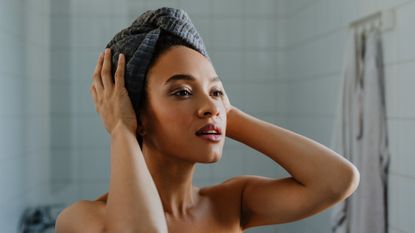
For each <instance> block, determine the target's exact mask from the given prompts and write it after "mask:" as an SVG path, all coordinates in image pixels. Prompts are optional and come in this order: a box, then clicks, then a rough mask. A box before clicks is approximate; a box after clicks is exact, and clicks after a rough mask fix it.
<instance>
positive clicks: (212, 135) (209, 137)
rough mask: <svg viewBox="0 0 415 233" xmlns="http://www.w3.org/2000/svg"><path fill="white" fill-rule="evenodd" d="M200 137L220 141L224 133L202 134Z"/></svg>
mask: <svg viewBox="0 0 415 233" xmlns="http://www.w3.org/2000/svg"><path fill="white" fill-rule="evenodd" d="M198 137H200V138H202V139H205V140H208V141H210V142H219V141H220V140H221V137H222V135H219V134H200V135H198Z"/></svg>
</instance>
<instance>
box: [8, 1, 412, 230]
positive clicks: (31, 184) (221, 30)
mask: <svg viewBox="0 0 415 233" xmlns="http://www.w3.org/2000/svg"><path fill="white" fill-rule="evenodd" d="M162 6H171V7H178V8H182V9H184V10H186V11H187V12H188V14H189V16H190V18H191V19H192V21H193V23H194V24H195V26H196V27H197V29H198V30H199V33H200V34H201V36H202V38H203V40H204V41H205V45H206V47H207V51H208V53H209V55H210V57H211V58H212V62H213V65H214V67H215V69H216V71H217V73H218V74H219V76H221V78H222V80H223V83H224V87H225V89H226V91H227V93H228V95H229V98H230V101H231V103H232V104H233V105H235V106H237V107H239V108H240V109H242V110H243V111H245V112H247V113H250V114H252V115H254V116H256V117H258V118H260V119H263V120H266V121H269V122H272V123H274V124H276V125H279V126H281V127H284V128H287V129H289V130H291V131H294V132H297V133H300V134H302V135H304V136H306V137H309V138H311V139H313V140H315V141H317V142H319V143H321V144H323V145H326V146H330V141H331V137H332V131H333V125H334V121H335V117H336V109H337V107H338V103H339V100H338V96H339V94H338V93H339V92H340V91H341V81H342V78H343V73H342V69H343V63H344V53H345V50H346V48H345V44H346V38H347V35H348V33H349V32H348V30H349V24H350V23H351V22H352V21H354V20H356V19H359V18H361V17H364V16H366V15H368V14H370V13H372V12H376V11H378V10H382V9H394V10H395V12H396V26H395V27H394V29H393V30H390V31H387V32H384V33H383V34H382V39H383V48H384V62H385V74H386V75H385V82H386V84H385V88H386V104H387V123H388V130H389V145H390V153H391V163H390V174H389V176H388V181H389V187H388V190H389V193H390V195H389V197H388V209H389V212H388V217H389V226H388V230H389V232H390V233H413V232H414V229H415V221H413V220H414V218H413V210H414V209H415V200H414V199H413V196H414V194H415V169H414V168H415V154H414V153H415V152H414V151H415V148H414V145H415V104H414V99H415V92H414V91H413V89H414V87H415V77H414V74H415V46H414V41H415V30H414V27H413V22H415V1H414V0H394V1H390V0H294V1H293V0H255V1H254V0H211V1H202V0H200V1H196V0H151V1H150V0H140V1H138V0H136V1H133V0H118V1H112V0H55V1H52V0H0V51H1V52H2V55H1V57H0V81H1V82H2V83H1V84H0V149H1V152H0V232H1V233H14V232H17V226H18V224H19V219H20V218H21V216H22V214H23V211H24V210H25V209H26V208H27V207H31V206H39V205H61V206H67V205H69V204H71V203H73V202H75V201H77V200H80V199H89V200H92V199H95V198H97V197H98V196H100V195H102V194H104V193H105V192H107V190H108V181H109V168H110V163H109V156H110V153H109V139H110V138H109V135H108V134H107V132H106V130H105V129H104V127H103V124H102V123H101V121H100V119H99V116H98V114H97V113H96V112H95V107H94V104H93V101H92V98H91V96H90V93H89V87H90V84H91V75H92V72H93V70H94V67H95V64H96V60H97V57H98V53H99V52H100V51H103V49H104V47H105V45H106V44H107V42H108V41H109V40H110V39H111V38H112V37H113V36H114V35H115V33H117V32H118V31H120V30H121V29H123V28H125V27H127V26H129V25H130V24H131V23H132V22H133V20H134V19H135V18H137V17H138V16H139V15H140V14H141V13H143V12H144V11H145V10H148V9H155V8H158V7H162ZM411 99H412V100H411ZM242 174H252V175H262V176H267V177H281V178H282V177H284V176H288V175H289V174H288V173H287V172H286V171H285V170H284V169H283V168H282V167H281V166H279V165H278V164H276V163H275V162H274V161H272V160H271V159H269V158H268V157H266V156H264V155H262V154H261V153H259V152H257V151H255V150H253V149H251V148H249V147H247V146H245V145H243V144H241V143H239V142H236V141H233V140H232V139H229V138H227V142H226V144H225V148H224V155H223V157H222V159H221V160H220V161H219V162H218V163H216V164H209V165H206V164H198V165H197V171H196V174H195V176H194V183H195V185H196V186H205V185H210V184H215V183H219V182H222V181H223V180H225V179H227V178H230V177H233V176H237V175H242ZM330 211H331V209H327V210H325V211H323V212H321V213H319V214H317V215H314V216H312V217H309V218H306V219H303V220H300V221H296V222H292V223H287V224H280V225H274V226H266V227H260V228H254V229H250V230H248V231H247V232H284V233H329V232H330V225H329V218H330ZM51 232H53V231H51ZM356 233H357V232H356ZM359 233H360V232H359ZM363 233H364V232H363ZM366 233H369V232H366Z"/></svg>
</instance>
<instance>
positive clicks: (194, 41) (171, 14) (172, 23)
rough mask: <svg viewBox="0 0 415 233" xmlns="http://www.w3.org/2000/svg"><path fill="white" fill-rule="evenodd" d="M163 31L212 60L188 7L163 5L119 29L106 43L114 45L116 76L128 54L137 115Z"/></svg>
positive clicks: (127, 79)
mask: <svg viewBox="0 0 415 233" xmlns="http://www.w3.org/2000/svg"><path fill="white" fill-rule="evenodd" d="M162 30H164V31H166V32H169V33H171V34H173V35H175V36H177V37H179V38H181V39H183V40H184V41H185V42H187V43H188V44H189V45H191V46H192V47H194V49H196V50H197V51H198V52H200V53H201V54H202V55H204V56H205V57H206V58H207V59H208V60H209V61H210V58H209V56H208V54H207V51H206V48H205V45H204V43H203V40H202V38H201V37H200V35H199V33H198V32H197V30H196V27H195V26H194V25H193V23H192V21H191V20H190V18H189V16H188V15H187V13H186V12H185V11H184V10H182V9H175V8H171V7H162V8H159V9H156V10H148V11H145V12H144V13H143V14H141V15H140V16H139V17H138V18H137V19H136V20H135V21H134V22H133V23H132V25H131V26H129V27H128V28H125V29H123V30H121V31H120V32H118V33H117V34H116V35H115V36H114V38H113V39H112V40H111V41H110V42H109V43H108V44H107V46H106V48H111V53H112V72H113V75H114V73H115V71H116V67H117V61H118V55H119V53H123V54H124V55H125V58H126V67H125V68H126V70H125V76H124V78H125V87H126V89H127V91H128V94H129V96H130V99H131V102H132V104H133V107H134V110H135V111H136V114H138V111H139V108H140V104H141V100H142V95H143V94H144V90H143V87H144V81H145V76H146V74H147V70H148V68H149V65H150V62H151V59H152V57H153V52H154V48H155V46H156V44H157V40H158V39H159V37H160V35H162V33H161V32H162ZM113 78H114V77H113ZM113 81H114V80H113Z"/></svg>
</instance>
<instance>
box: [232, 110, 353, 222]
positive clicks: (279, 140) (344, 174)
mask: <svg viewBox="0 0 415 233" xmlns="http://www.w3.org/2000/svg"><path fill="white" fill-rule="evenodd" d="M227 116H228V121H227V122H228V126H227V132H226V135H227V136H229V137H231V138H233V139H235V140H237V141H240V142H242V143H244V144H246V145H248V146H250V147H252V148H254V149H256V150H258V151H260V152H262V153H263V154H265V155H266V156H268V157H269V158H271V159H272V160H274V161H275V162H277V163H278V164H280V165H281V166H282V167H284V168H285V169H286V170H287V171H288V172H289V173H290V174H291V175H292V177H289V178H285V179H270V178H265V177H259V176H242V177H238V178H237V179H234V182H235V181H236V183H238V182H239V184H241V185H243V186H244V190H243V191H242V192H243V193H242V198H243V201H242V203H243V204H242V205H243V206H242V209H243V213H242V214H241V215H242V217H241V222H242V224H244V225H245V227H252V226H257V225H268V224H277V223H283V222H290V221H294V220H297V219H301V218H304V217H307V216H309V215H312V214H315V213H317V212H320V211H321V210H323V209H325V208H327V207H329V206H330V205H333V204H334V203H336V202H338V201H340V200H343V199H345V198H346V197H348V196H349V195H351V194H352V193H353V192H354V190H355V189H356V188H357V186H358V183H359V172H358V170H357V169H356V167H355V166H354V165H353V164H352V163H350V162H349V161H348V160H346V159H345V158H343V157H342V156H340V155H339V154H337V153H335V152H334V151H332V150H331V149H329V148H327V147H325V146H323V145H321V144H319V143H318V142H316V141H313V140H311V139H309V138H307V137H304V136H301V135H299V134H297V133H294V132H292V131H289V130H286V129H284V128H281V127H279V126H276V125H274V124H271V123H268V122H265V121H262V120H260V119H257V118H255V117H253V116H251V115H248V114H246V113H244V112H242V111H241V110H239V109H237V108H235V107H233V108H232V109H231V111H230V112H229V113H228V115H227Z"/></svg>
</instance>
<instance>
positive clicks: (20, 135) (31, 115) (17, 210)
mask: <svg viewBox="0 0 415 233" xmlns="http://www.w3.org/2000/svg"><path fill="white" fill-rule="evenodd" d="M0 50H1V51H2V55H1V57H0V80H1V82H2V84H1V85H0V109H1V110H0V148H1V153H0V226H1V228H0V232H16V229H17V224H18V219H19V217H20V215H21V214H22V211H23V209H24V208H25V207H27V206H31V205H34V204H41V203H42V202H43V200H44V198H48V196H49V195H48V193H49V189H48V183H49V178H48V177H49V108H50V106H49V99H50V98H49V1H46V0H42V1H41V0H33V1H22V0H2V1H1V6H0ZM41 197H44V198H41ZM49 201H50V200H49Z"/></svg>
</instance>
